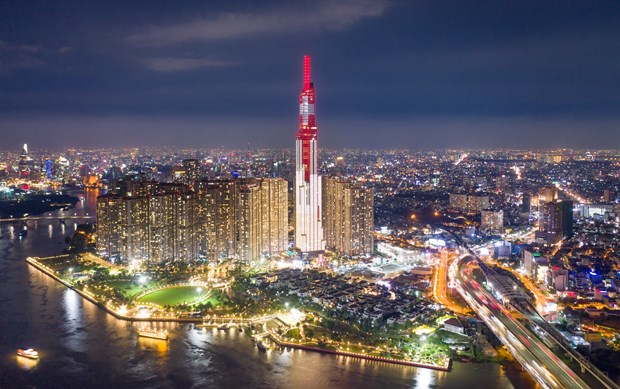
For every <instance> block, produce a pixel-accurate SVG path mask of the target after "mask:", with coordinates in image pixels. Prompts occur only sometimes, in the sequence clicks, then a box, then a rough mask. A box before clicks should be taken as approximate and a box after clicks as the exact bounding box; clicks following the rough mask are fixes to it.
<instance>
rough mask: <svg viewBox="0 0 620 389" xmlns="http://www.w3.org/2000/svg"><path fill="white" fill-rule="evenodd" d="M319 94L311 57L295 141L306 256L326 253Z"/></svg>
mask: <svg viewBox="0 0 620 389" xmlns="http://www.w3.org/2000/svg"><path fill="white" fill-rule="evenodd" d="M315 100H316V94H315V91H314V84H313V83H312V81H310V56H308V55H306V56H304V86H303V89H302V91H301V94H300V95H299V131H297V136H296V139H297V140H296V141H295V156H296V170H295V194H296V196H295V244H296V246H297V247H298V248H300V249H301V251H302V252H303V253H312V252H321V251H324V250H325V241H324V240H323V226H322V224H321V219H322V209H321V178H320V177H319V174H318V146H317V142H318V139H317V138H318V130H317V126H316V111H315V108H314V104H315Z"/></svg>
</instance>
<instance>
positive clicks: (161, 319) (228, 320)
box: [26, 255, 452, 372]
mask: <svg viewBox="0 0 620 389" xmlns="http://www.w3.org/2000/svg"><path fill="white" fill-rule="evenodd" d="M65 256H68V255H60V256H56V257H49V258H47V259H57V258H63V257H65ZM26 263H28V265H30V266H32V267H34V268H35V269H37V270H39V271H41V272H43V273H44V274H45V275H47V276H49V277H50V278H52V279H54V280H55V281H57V282H60V283H61V284H62V285H64V286H65V287H67V288H69V289H71V290H73V291H75V292H76V293H78V294H79V295H80V296H81V297H83V298H84V299H86V300H87V301H89V302H91V303H93V304H94V305H95V306H97V307H98V308H100V309H102V310H103V311H105V312H106V313H108V314H110V315H111V316H113V317H114V318H116V319H119V320H125V321H130V322H175V323H202V324H204V322H205V318H203V317H201V318H197V317H178V316H175V317H172V316H158V317H136V316H127V315H124V314H122V313H121V312H119V311H118V310H116V309H114V308H113V307H112V306H109V305H106V304H105V303H103V302H101V301H99V300H97V299H96V298H95V296H94V295H92V294H91V293H89V292H87V291H83V290H81V289H79V288H76V287H75V286H74V285H72V284H71V283H69V282H67V281H65V280H63V279H62V278H60V277H59V276H58V275H56V274H55V273H54V271H53V270H52V269H50V268H49V267H47V266H45V265H44V264H42V263H41V262H40V260H39V259H38V258H36V257H28V258H26ZM273 318H274V315H267V316H262V317H260V316H259V317H253V318H237V317H216V316H214V317H209V318H208V319H209V320H213V321H215V322H217V321H219V322H220V323H233V324H234V325H244V324H256V323H262V322H265V321H267V320H271V319H273ZM269 338H270V339H272V340H273V341H274V342H275V343H276V344H277V345H278V346H280V347H290V348H294V349H299V350H306V351H313V352H319V353H325V354H333V355H340V356H346V357H352V358H360V359H365V360H370V361H377V362H384V363H391V364H398V365H404V366H412V367H421V368H427V369H433V370H439V371H444V372H449V371H450V367H451V362H452V361H451V360H450V359H449V358H448V359H447V362H446V363H445V364H444V365H433V364H427V363H422V362H415V361H408V360H402V359H394V358H387V357H380V356H374V355H367V354H361V353H354V352H349V351H342V350H332V349H325V348H319V347H314V346H308V345H304V344H297V343H290V342H285V341H283V340H282V339H280V338H279V337H278V336H277V335H276V334H275V333H272V332H269Z"/></svg>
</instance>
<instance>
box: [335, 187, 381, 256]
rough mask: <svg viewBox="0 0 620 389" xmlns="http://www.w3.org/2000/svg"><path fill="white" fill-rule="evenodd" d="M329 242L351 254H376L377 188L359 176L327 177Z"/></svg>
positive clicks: (344, 252) (340, 250)
mask: <svg viewBox="0 0 620 389" xmlns="http://www.w3.org/2000/svg"><path fill="white" fill-rule="evenodd" d="M323 204H324V206H325V215H324V217H323V221H324V224H323V225H324V226H325V236H326V240H327V246H328V247H329V248H330V249H333V250H335V251H337V252H338V253H340V254H343V255H348V256H358V255H372V253H373V250H374V246H373V236H372V233H373V231H374V197H373V190H372V189H371V188H367V187H365V186H364V185H363V184H362V183H360V182H359V181H357V180H352V179H346V178H341V177H323Z"/></svg>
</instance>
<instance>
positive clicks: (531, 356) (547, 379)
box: [450, 255, 589, 388]
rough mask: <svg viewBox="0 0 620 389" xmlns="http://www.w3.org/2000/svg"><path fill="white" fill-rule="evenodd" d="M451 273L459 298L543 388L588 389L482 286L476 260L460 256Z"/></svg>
mask: <svg viewBox="0 0 620 389" xmlns="http://www.w3.org/2000/svg"><path fill="white" fill-rule="evenodd" d="M450 272H451V276H452V277H453V279H454V280H456V288H457V290H458V291H459V293H460V294H461V296H462V297H463V298H464V299H465V301H467V303H468V304H469V305H470V306H471V307H472V308H473V309H474V311H475V312H476V313H477V314H478V315H479V316H480V318H481V319H482V320H483V321H484V322H485V324H487V326H488V327H489V328H490V329H491V331H493V333H494V334H495V335H496V336H497V337H498V338H499V339H500V340H501V341H502V343H503V344H504V345H505V346H506V347H507V348H508V349H509V351H510V352H511V353H512V354H513V355H514V357H515V358H516V359H517V360H518V361H519V363H521V365H522V366H523V368H524V369H525V370H526V371H527V372H528V373H529V374H530V375H531V376H532V377H533V378H534V379H535V380H536V381H537V382H538V383H539V384H540V385H541V386H542V387H544V388H589V386H588V384H586V383H585V382H584V381H583V380H582V379H581V378H580V377H579V376H578V375H577V374H576V373H575V372H574V371H572V370H571V369H570V368H569V367H568V366H567V365H566V364H565V363H564V362H562V361H561V360H560V359H559V358H558V357H557V356H556V355H555V354H554V353H553V352H552V351H551V350H550V349H549V348H548V347H547V346H546V345H545V344H544V343H543V342H542V341H541V340H539V339H538V337H537V336H536V335H535V334H533V333H532V332H531V331H530V330H529V329H528V328H527V327H525V326H524V325H523V324H521V323H520V322H519V321H517V320H516V319H514V318H513V317H512V315H511V314H510V313H509V312H508V311H507V310H506V309H505V308H504V307H503V306H502V304H501V303H500V302H499V301H497V299H496V298H495V297H494V296H493V295H492V294H491V293H489V292H488V291H487V290H486V289H485V288H484V286H483V285H482V283H484V282H486V277H485V275H484V273H483V271H482V270H481V268H480V267H479V262H478V261H477V260H476V258H474V257H472V256H470V255H466V256H464V257H462V258H461V259H460V260H458V261H455V262H454V263H453V265H452V266H451V268H450Z"/></svg>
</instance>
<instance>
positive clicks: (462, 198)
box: [450, 193, 489, 212]
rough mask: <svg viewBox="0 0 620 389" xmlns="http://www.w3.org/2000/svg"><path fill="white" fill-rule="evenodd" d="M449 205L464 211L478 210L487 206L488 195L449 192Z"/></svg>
mask: <svg viewBox="0 0 620 389" xmlns="http://www.w3.org/2000/svg"><path fill="white" fill-rule="evenodd" d="M450 207H452V208H455V209H458V210H461V211H465V212H472V211H473V212H480V211H482V210H483V209H487V208H489V196H486V195H470V194H458V193H450Z"/></svg>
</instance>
